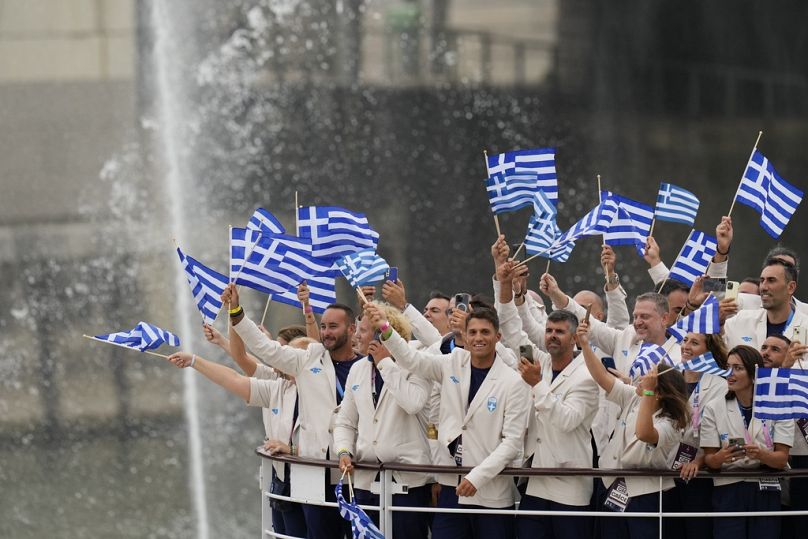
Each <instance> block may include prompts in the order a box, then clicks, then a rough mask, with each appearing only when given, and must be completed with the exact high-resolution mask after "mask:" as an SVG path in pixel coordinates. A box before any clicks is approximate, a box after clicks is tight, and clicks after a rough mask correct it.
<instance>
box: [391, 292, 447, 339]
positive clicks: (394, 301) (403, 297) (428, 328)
mask: <svg viewBox="0 0 808 539" xmlns="http://www.w3.org/2000/svg"><path fill="white" fill-rule="evenodd" d="M382 297H383V298H384V299H385V301H387V303H389V304H390V305H392V306H393V307H395V308H396V309H398V310H399V311H401V312H402V313H404V316H405V317H407V320H409V321H410V324H412V335H413V337H415V338H416V339H418V340H419V341H421V344H423V345H424V346H431V345H433V344H435V343H436V342H438V341H439V340H440V338H441V337H442V335H441V334H440V333H439V332H438V330H437V329H435V326H433V325H432V324H431V323H430V322H429V320H427V319H426V318H425V317H424V315H423V314H421V313H420V312H419V311H418V309H416V308H415V307H413V306H412V305H410V304H409V303H407V290H406V288H405V287H404V282H403V281H402V280H401V279H397V280H396V282H393V281H385V282H384V284H383V285H382Z"/></svg>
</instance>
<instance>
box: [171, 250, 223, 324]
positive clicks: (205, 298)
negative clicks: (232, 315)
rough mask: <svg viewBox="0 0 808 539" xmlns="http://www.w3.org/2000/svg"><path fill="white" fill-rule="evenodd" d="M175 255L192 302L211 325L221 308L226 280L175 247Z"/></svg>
mask: <svg viewBox="0 0 808 539" xmlns="http://www.w3.org/2000/svg"><path fill="white" fill-rule="evenodd" d="M177 254H178V255H179V257H180V263H182V269H183V270H184V271H185V278H186V279H188V284H189V285H190V287H191V293H192V294H193V295H194V302H195V303H196V307H197V308H198V309H199V312H200V313H202V319H203V320H204V321H205V323H206V324H212V323H213V321H214V320H216V317H217V316H218V315H219V310H220V309H221V308H222V298H221V296H222V292H224V289H225V288H226V287H227V283H228V282H229V280H228V278H227V277H226V276H224V275H222V274H221V273H219V272H217V271H214V270H212V269H210V268H209V267H207V266H205V265H204V264H202V263H200V262H199V261H198V260H196V259H195V258H193V257H191V256H187V255H186V254H185V253H183V252H182V250H180V248H179V247H177Z"/></svg>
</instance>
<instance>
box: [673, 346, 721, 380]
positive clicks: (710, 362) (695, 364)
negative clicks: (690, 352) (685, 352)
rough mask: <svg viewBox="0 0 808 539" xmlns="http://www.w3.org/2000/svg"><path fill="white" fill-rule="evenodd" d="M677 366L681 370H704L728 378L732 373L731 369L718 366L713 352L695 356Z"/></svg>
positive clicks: (706, 372)
mask: <svg viewBox="0 0 808 539" xmlns="http://www.w3.org/2000/svg"><path fill="white" fill-rule="evenodd" d="M676 368H677V369H679V370H680V371H693V372H703V373H705V374H712V375H715V376H721V377H723V378H726V377H727V376H729V375H730V374H732V371H731V370H729V369H722V368H721V367H719V366H718V363H716V362H715V358H714V357H713V353H712V352H706V353H704V354H702V355H700V356H698V357H694V358H693V359H691V360H690V361H685V362H684V363H679V365H678V366H677V367H676Z"/></svg>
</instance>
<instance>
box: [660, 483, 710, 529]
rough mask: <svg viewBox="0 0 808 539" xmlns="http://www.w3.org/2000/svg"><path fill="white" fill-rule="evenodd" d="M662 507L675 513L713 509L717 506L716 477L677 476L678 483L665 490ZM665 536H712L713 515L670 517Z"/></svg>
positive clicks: (663, 526)
mask: <svg viewBox="0 0 808 539" xmlns="http://www.w3.org/2000/svg"><path fill="white" fill-rule="evenodd" d="M662 507H663V509H664V510H665V511H666V512H671V513H709V512H710V511H712V509H713V480H712V479H706V478H702V479H691V480H690V482H688V483H685V482H684V481H680V480H678V479H677V480H676V486H675V487H673V488H672V489H670V490H666V491H665V492H663V493H662ZM662 536H663V537H673V538H685V537H686V538H687V539H712V537H713V519H711V518H666V519H663V520H662Z"/></svg>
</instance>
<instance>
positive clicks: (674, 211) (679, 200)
mask: <svg viewBox="0 0 808 539" xmlns="http://www.w3.org/2000/svg"><path fill="white" fill-rule="evenodd" d="M698 213H699V199H698V198H697V197H696V195H694V194H693V193H691V192H690V191H688V190H687V189H682V188H681V187H679V186H677V185H673V184H672V183H660V184H659V194H657V202H656V209H655V210H654V217H655V218H656V220H657V221H669V222H671V223H682V224H685V225H690V226H693V225H694V223H695V222H696V215H697V214H698Z"/></svg>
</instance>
